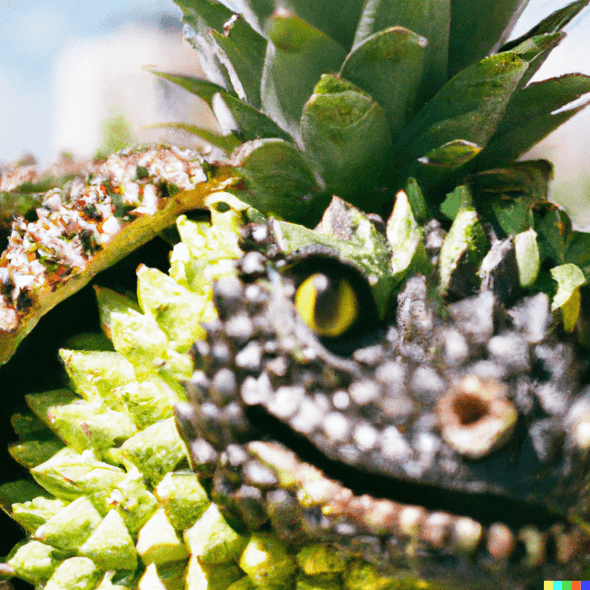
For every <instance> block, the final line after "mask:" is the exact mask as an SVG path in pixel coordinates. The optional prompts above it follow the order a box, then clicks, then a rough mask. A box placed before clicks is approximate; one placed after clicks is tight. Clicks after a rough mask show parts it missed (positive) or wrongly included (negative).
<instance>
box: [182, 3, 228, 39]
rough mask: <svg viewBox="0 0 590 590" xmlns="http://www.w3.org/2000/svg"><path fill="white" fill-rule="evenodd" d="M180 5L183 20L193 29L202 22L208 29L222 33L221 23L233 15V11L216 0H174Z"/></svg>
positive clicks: (197, 27) (198, 26) (196, 28)
mask: <svg viewBox="0 0 590 590" xmlns="http://www.w3.org/2000/svg"><path fill="white" fill-rule="evenodd" d="M174 2H175V3H176V4H177V5H178V6H180V8H181V10H182V14H183V20H184V21H185V22H186V23H188V24H189V25H190V26H191V27H193V29H195V31H197V30H199V28H201V23H204V24H205V25H206V26H207V27H209V28H210V29H213V30H215V31H217V32H219V33H223V25H224V24H225V23H226V22H227V21H228V20H229V19H230V18H231V17H232V16H233V14H234V13H233V12H232V11H231V10H230V9H229V8H227V7H225V6H223V4H221V3H220V2H218V1H217V0H174Z"/></svg>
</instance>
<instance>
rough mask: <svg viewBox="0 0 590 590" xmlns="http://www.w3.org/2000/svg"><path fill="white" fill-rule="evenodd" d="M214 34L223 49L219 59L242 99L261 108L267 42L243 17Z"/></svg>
mask: <svg viewBox="0 0 590 590" xmlns="http://www.w3.org/2000/svg"><path fill="white" fill-rule="evenodd" d="M211 35H212V37H213V39H215V42H216V43H217V45H218V46H219V48H220V51H221V53H220V54H219V58H220V60H221V63H222V64H223V65H224V66H225V68H226V69H227V72H228V74H229V77H230V80H231V82H232V85H233V87H234V90H235V92H236V94H237V95H238V97H240V98H241V99H242V100H247V101H248V102H249V103H250V104H252V105H253V106H255V107H258V106H260V83H261V79H262V69H263V66H264V56H265V54H266V45H267V41H266V39H265V38H264V37H263V36H262V35H260V34H259V33H257V32H256V31H255V30H254V29H253V28H252V27H251V26H250V25H249V24H248V23H247V22H246V21H245V20H244V19H243V18H241V17H237V18H235V19H232V20H231V21H229V22H228V23H226V26H225V27H224V30H223V31H222V32H218V31H212V32H211Z"/></svg>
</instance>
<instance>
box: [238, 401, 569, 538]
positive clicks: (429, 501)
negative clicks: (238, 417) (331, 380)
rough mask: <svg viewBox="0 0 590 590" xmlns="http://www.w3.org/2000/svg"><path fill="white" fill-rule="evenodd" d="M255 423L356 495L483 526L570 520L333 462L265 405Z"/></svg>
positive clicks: (252, 415)
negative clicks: (417, 507) (473, 521)
mask: <svg viewBox="0 0 590 590" xmlns="http://www.w3.org/2000/svg"><path fill="white" fill-rule="evenodd" d="M247 414H248V417H249V419H250V420H251V424H255V425H257V427H258V429H259V431H260V432H261V433H264V437H263V438H264V439H266V440H273V441H275V442H278V443H280V444H282V445H283V446H285V447H286V448H288V449H290V450H291V451H293V452H295V453H296V455H297V457H298V458H299V459H300V460H301V461H302V462H304V463H307V464H309V465H312V466H314V467H315V468H317V469H319V470H320V471H321V472H322V473H323V474H324V475H325V476H326V477H327V478H328V479H331V480H334V481H336V482H338V483H339V484H341V485H342V486H343V487H345V488H347V489H349V490H351V491H352V493H353V494H354V496H357V497H358V496H363V495H367V496H370V497H372V498H375V499H383V500H391V501H393V502H397V503H400V504H407V505H413V506H420V507H423V508H425V509H427V510H428V511H434V512H438V511H443V512H448V513H450V514H453V515H456V516H466V517H469V518H472V519H474V520H476V521H477V522H479V523H481V524H482V525H483V526H486V527H488V526H490V525H492V524H494V523H499V522H500V523H503V524H505V525H507V526H509V527H511V528H513V529H518V528H520V527H522V526H527V525H533V526H535V527H537V528H539V529H540V530H547V529H549V528H550V527H551V526H553V525H555V524H558V523H564V522H565V520H566V519H565V517H564V516H563V515H562V514H559V513H558V512H556V511H553V510H551V509H550V508H549V507H547V506H545V505H542V504H540V503H538V502H537V503H535V502H526V501H523V500H517V499H514V498H509V497H504V496H499V495H496V494H492V493H482V492H468V491H461V490H451V489H445V488H443V487H439V486H435V485H431V484H424V483H420V482H415V481H408V480H403V479H399V478H392V477H390V476H387V475H380V474H377V473H373V472H368V471H363V470H361V469H359V468H357V467H354V466H351V465H347V464H346V463H343V462H340V461H336V460H333V459H331V458H329V457H327V456H326V455H325V454H324V453H322V452H321V451H320V450H319V449H318V448H317V447H315V446H314V445H313V443H312V442H310V441H309V440H308V439H307V438H305V437H304V436H303V435H301V434H299V433H297V432H295V431H293V430H292V429H291V428H290V427H289V426H288V425H285V424H283V423H282V422H281V421H280V420H278V419H277V418H276V417H274V416H272V415H270V414H269V413H268V412H267V411H266V410H265V409H264V408H262V407H261V406H251V407H250V408H248V410H247Z"/></svg>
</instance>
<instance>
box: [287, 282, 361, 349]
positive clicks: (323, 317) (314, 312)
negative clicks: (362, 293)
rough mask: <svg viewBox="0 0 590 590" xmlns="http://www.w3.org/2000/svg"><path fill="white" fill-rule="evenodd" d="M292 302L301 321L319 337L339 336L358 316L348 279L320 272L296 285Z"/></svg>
mask: <svg viewBox="0 0 590 590" xmlns="http://www.w3.org/2000/svg"><path fill="white" fill-rule="evenodd" d="M295 306H296V307H297V311H299V315H300V316H301V318H302V319H303V321H304V322H305V323H306V324H307V325H308V326H309V327H310V328H311V329H312V330H313V331H314V332H315V333H316V334H317V335H318V336H322V337H328V338H336V337H338V336H341V335H342V334H344V333H345V332H346V331H347V330H348V329H349V328H350V327H351V326H352V325H353V324H354V323H355V322H356V321H357V319H358V317H359V302H358V298H357V294H356V292H355V290H354V289H353V287H352V285H351V284H350V281H349V280H348V279H347V278H345V277H333V276H329V275H326V274H324V273H321V272H317V273H314V274H312V275H310V276H309V277H307V278H306V279H305V280H304V281H303V282H302V283H301V284H300V285H299V288H298V289H297V292H296V293H295Z"/></svg>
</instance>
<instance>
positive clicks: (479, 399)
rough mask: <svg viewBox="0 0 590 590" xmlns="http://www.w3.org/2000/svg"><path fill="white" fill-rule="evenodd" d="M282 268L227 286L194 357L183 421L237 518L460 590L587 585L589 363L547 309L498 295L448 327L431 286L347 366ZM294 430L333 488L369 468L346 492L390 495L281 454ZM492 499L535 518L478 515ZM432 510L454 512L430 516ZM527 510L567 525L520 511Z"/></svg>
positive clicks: (261, 267) (219, 288) (410, 297)
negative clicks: (302, 306) (310, 322)
mask: <svg viewBox="0 0 590 590" xmlns="http://www.w3.org/2000/svg"><path fill="white" fill-rule="evenodd" d="M261 232H262V233H264V231H263V230H262V229H261ZM281 264H282V262H281V260H280V256H279V260H278V264H277V261H276V260H275V261H269V260H268V259H267V258H266V257H265V256H263V255H262V254H261V253H260V252H257V251H252V252H249V253H248V254H246V255H245V257H244V258H243V259H242V261H241V262H240V270H241V279H240V280H238V279H235V278H231V279H229V278H228V279H222V280H220V281H219V282H218V283H217V284H216V287H215V300H216V305H217V309H218V312H219V316H220V320H219V321H218V322H216V323H214V324H210V325H208V326H207V327H206V331H207V339H206V342H197V343H196V344H195V347H194V357H195V366H196V371H195V373H194V375H193V378H192V380H191V381H190V382H189V383H188V384H187V391H188V393H189V395H190V397H191V399H192V402H193V406H192V407H190V406H186V407H181V408H179V409H178V412H177V419H178V422H179V424H180V427H181V431H182V432H183V435H184V438H185V440H187V442H188V445H189V447H190V450H191V455H192V461H193V464H194V467H195V468H196V470H197V471H199V472H200V473H202V474H203V475H205V476H208V477H209V476H211V477H212V494H213V497H214V499H215V501H216V502H218V503H219V504H220V505H222V506H223V507H224V508H225V510H226V513H227V514H228V515H229V516H230V517H231V518H233V519H234V521H236V522H240V523H242V525H244V526H246V527H247V528H248V529H251V530H257V529H260V528H264V527H267V526H269V524H270V525H271V526H272V528H273V529H274V530H276V532H277V534H278V535H279V536H280V537H282V538H284V539H286V540H288V541H291V542H295V543H299V542H302V541H309V540H324V541H325V540H327V541H331V542H333V543H335V544H336V545H337V546H338V547H341V548H342V550H343V551H344V552H352V553H353V554H360V555H362V556H363V557H364V558H365V559H368V560H369V561H372V562H377V563H379V564H380V565H382V566H383V567H385V568H387V567H389V568H391V565H393V566H394V567H401V568H402V569H405V568H410V569H412V570H414V571H418V572H419V574H420V575H421V576H423V577H425V578H427V579H435V580H440V581H445V580H446V581H447V582H449V583H450V584H451V585H452V586H454V587H456V586H457V585H465V586H466V587H470V588H472V587H479V586H477V584H480V585H481V586H482V587H494V586H497V585H498V584H501V585H502V586H501V587H503V588H511V589H521V588H528V587H529V585H530V586H531V587H534V586H535V584H538V580H543V579H557V578H559V577H561V578H568V576H569V577H571V576H575V575H580V572H581V571H582V568H583V567H584V563H585V561H586V555H587V553H588V547H590V539H589V537H588V536H587V534H586V532H585V531H584V530H583V528H582V527H579V526H576V525H575V524H573V523H574V522H575V521H576V518H577V517H582V518H583V517H584V516H585V513H586V512H587V510H586V508H585V493H584V486H585V483H586V480H587V478H586V477H585V473H586V471H587V453H586V448H587V446H586V442H585V437H584V434H583V433H584V431H585V428H586V427H587V420H588V413H589V412H588V410H589V407H590V405H589V404H590V401H589V399H590V389H588V388H587V387H585V385H587V383H586V381H587V376H585V375H584V367H585V365H586V362H585V360H584V354H583V353H582V351H580V350H579V349H578V347H577V346H576V345H575V344H572V343H569V342H567V339H566V338H565V337H564V335H563V333H562V330H561V329H560V327H559V326H558V325H557V322H555V321H554V319H553V317H552V315H551V312H550V309H549V301H548V298H547V296H546V295H544V294H537V295H529V296H526V297H522V298H520V299H519V300H517V301H516V302H512V303H506V302H503V301H501V300H500V298H499V297H498V296H497V294H496V295H495V294H494V292H493V291H492V290H491V289H490V290H484V291H483V292H481V293H480V294H478V295H475V296H473V297H470V298H467V299H464V300H461V301H460V302H457V303H454V304H451V305H450V306H449V308H448V318H447V319H442V317H441V314H440V313H439V312H438V310H437V309H435V307H434V304H433V303H430V302H431V301H432V299H431V298H430V297H429V296H428V293H427V288H428V287H427V286H428V282H427V281H426V279H425V278H424V277H421V276H416V277H414V278H412V279H410V280H409V281H407V283H406V285H405V287H404V288H403V290H402V291H401V293H400V294H399V295H398V302H397V317H396V321H395V323H394V325H392V326H390V327H389V328H386V329H383V330H381V331H380V332H379V333H378V334H377V335H376V336H375V338H374V339H373V341H372V342H370V343H369V344H368V345H367V344H366V343H364V344H362V345H361V346H360V347H359V348H357V349H356V350H355V352H354V353H353V355H352V358H343V357H339V356H336V355H334V354H332V353H331V352H329V351H328V350H327V349H326V348H325V347H324V346H323V345H322V343H320V342H319V341H318V340H317V338H316V337H315V336H314V334H313V333H312V332H311V331H310V330H309V328H308V327H307V326H306V325H305V324H304V323H303V322H302V320H301V319H300V317H299V315H298V313H297V311H296V309H295V307H294V305H293V303H292V297H293V294H294V291H295V283H294V281H293V280H292V279H291V278H289V277H288V276H285V275H284V274H283V275H281V274H279V272H278V271H277V266H278V267H280V266H281ZM586 356H587V355H586ZM260 409H262V411H260ZM269 416H270V417H271V418H270V419H269ZM284 427H286V429H285V428H284ZM284 430H286V431H288V432H290V433H292V432H295V433H297V435H298V436H299V437H300V438H301V439H302V440H304V439H306V440H307V442H306V443H304V444H303V445H302V448H305V447H313V448H315V449H319V451H320V454H321V455H323V456H325V457H328V458H329V459H330V461H329V462H327V461H325V460H322V466H323V467H326V468H327V469H328V471H329V475H330V476H331V477H334V478H339V477H340V475H341V474H344V476H345V477H346V473H347V472H349V471H350V469H349V468H352V469H354V470H356V471H353V472H352V475H350V473H349V475H348V480H347V483H350V481H351V478H352V481H353V487H356V486H360V487H362V488H363V490H362V491H368V489H370V486H371V485H372V484H373V483H375V482H376V484H377V485H378V486H380V491H377V492H376V493H375V497H373V496H372V495H370V494H363V495H357V494H355V492H354V491H352V490H350V489H348V488H347V487H346V485H343V484H341V483H339V482H338V481H336V480H335V479H330V477H328V476H327V475H326V474H324V473H323V472H322V471H320V470H319V469H318V468H316V467H313V466H312V465H310V464H308V463H306V462H304V461H303V460H302V459H301V458H299V457H298V456H297V455H296V454H295V453H294V452H293V450H289V449H288V448H287V447H286V446H285V445H284V444H283V443H282V442H276V441H277V438H278V439H279V440H280V439H281V434H280V433H281V432H282V431H284ZM287 440H290V441H292V440H293V436H292V435H291V436H290V437H289V436H287ZM309 442H311V443H312V444H311V445H309V444H308V443H309ZM294 450H296V448H295V449H294ZM313 454H314V453H313V451H312V455H313ZM317 455H318V454H317V453H315V456H316V457H317ZM339 465H340V466H344V467H343V468H342V469H339V468H338V466H339ZM364 473H367V474H370V475H363V474H364ZM387 478H393V479H392V480H388V479H387ZM366 479H368V483H367V484H366V486H364V483H365V480H366ZM400 481H404V482H412V483H414V484H415V485H414V486H413V487H410V488H407V489H408V492H406V496H408V497H406V498H404V501H408V502H409V503H402V502H399V501H393V500H390V499H386V498H387V497H389V496H391V497H396V491H395V489H396V487H397V488H399V487H400V485H401V484H400V483H399V482H400ZM425 487H429V488H430V490H431V491H430V493H429V492H426V493H424V494H423V493H422V490H424V488H425ZM401 488H402V490H404V489H406V488H405V487H404V485H401ZM390 490H394V491H390ZM432 490H435V491H432ZM397 493H398V497H399V492H397ZM401 493H402V494H403V491H402V492H401ZM473 494H476V495H475V496H474V495H473ZM491 496H493V497H497V498H511V499H513V500H516V501H517V502H518V504H517V503H516V502H514V503H512V504H510V503H504V504H502V503H499V504H498V503H495V504H494V506H495V508H491V509H490V512H488V513H486V514H483V515H482V513H481V511H480V512H479V513H478V512H477V508H478V506H480V505H481V504H482V503H486V502H488V505H489V499H490V497H491ZM423 497H425V498H428V497H429V498H430V500H427V503H428V502H431V503H432V498H433V497H436V500H435V501H434V504H437V505H438V507H439V508H436V507H435V508H432V509H431V508H428V507H422V506H421V505H420V501H421V499H422V498H423ZM380 498H381V499H380ZM384 498H385V499H384ZM441 498H442V500H441ZM447 498H448V501H447ZM445 502H447V503H446V504H445ZM468 504H469V505H471V507H467V505H468ZM441 505H442V506H444V507H445V509H444V510H441V509H440V506H441ZM521 506H522V507H526V506H532V507H533V509H532V510H530V512H529V514H530V515H532V514H534V513H535V512H536V511H540V512H547V511H549V512H550V513H551V515H552V516H551V517H550V518H549V519H548V521H543V522H540V521H538V520H537V519H536V518H535V517H531V516H529V514H527V513H525V514H524V515H522V517H521V518H519V517H518V516H516V517H515V515H514V514H509V513H507V511H508V510H520V509H521V508H520V507H521ZM474 509H475V511H474ZM462 510H464V512H462ZM502 511H504V512H502ZM469 514H471V515H472V516H473V517H471V516H468V515H469ZM479 515H482V516H483V519H482V522H480V521H479V520H478V519H479ZM527 518H532V520H535V521H537V522H538V524H537V525H536V524H529V523H530V522H531V521H527ZM503 520H506V521H508V522H510V523H511V524H510V526H509V525H507V524H504V523H503V522H502V521H503ZM551 576H553V578H552V577H551ZM474 584H475V586H474Z"/></svg>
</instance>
